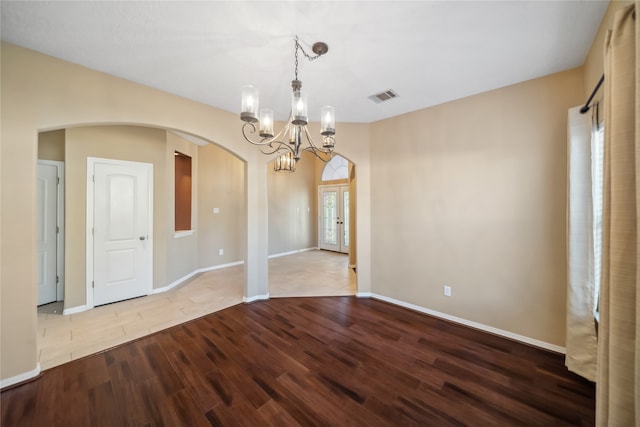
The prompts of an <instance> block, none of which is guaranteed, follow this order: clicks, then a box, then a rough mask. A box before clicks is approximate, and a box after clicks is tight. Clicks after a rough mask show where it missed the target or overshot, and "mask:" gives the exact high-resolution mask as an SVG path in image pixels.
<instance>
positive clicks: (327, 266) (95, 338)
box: [38, 251, 356, 370]
mask: <svg viewBox="0 0 640 427" xmlns="http://www.w3.org/2000/svg"><path fill="white" fill-rule="evenodd" d="M243 287H244V267H243V266H242V265H240V266H235V267H228V268H224V269H220V270H213V271H209V272H206V273H202V274H200V275H198V276H196V277H194V278H192V279H191V280H189V281H188V282H187V283H184V284H182V285H180V286H178V287H176V288H174V289H172V290H170V291H168V292H164V293H161V294H156V295H150V296H146V297H142V298H136V299H132V300H128V301H122V302H118V303H114V304H108V305H105V306H101V307H97V308H94V309H92V310H88V311H85V312H82V313H78V314H71V315H66V316H64V315H62V303H54V304H48V305H45V306H42V307H39V308H38V346H39V361H40V368H41V369H43V370H44V369H48V368H51V367H54V366H57V365H60V364H63V363H66V362H69V361H71V360H76V359H79V358H81V357H84V356H87V355H89V354H93V353H97V352H100V351H103V350H106V349H108V348H111V347H114V346H116V345H119V344H122V343H125V342H128V341H132V340H134V339H137V338H140V337H142V336H145V335H149V334H151V333H153V332H157V331H160V330H163V329H166V328H169V327H171V326H175V325H178V324H180V323H184V322H186V321H189V320H192V319H195V318H198V317H201V316H204V315H206V314H209V313H213V312H216V311H220V310H222V309H224V308H227V307H230V306H233V305H236V304H239V303H241V302H242V296H243ZM355 290H356V279H355V273H354V272H353V270H351V269H349V268H348V256H347V255H343V254H336V253H333V252H327V251H307V252H301V253H299V254H295V255H289V256H285V257H279V258H273V259H271V260H270V261H269V293H270V296H271V297H284V296H338V295H340V296H341V295H354V294H355Z"/></svg>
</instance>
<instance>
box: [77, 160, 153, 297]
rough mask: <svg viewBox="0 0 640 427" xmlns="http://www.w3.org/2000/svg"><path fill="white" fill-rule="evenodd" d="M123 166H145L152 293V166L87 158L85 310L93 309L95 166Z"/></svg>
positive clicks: (148, 287)
mask: <svg viewBox="0 0 640 427" xmlns="http://www.w3.org/2000/svg"><path fill="white" fill-rule="evenodd" d="M98 163H101V164H107V165H114V166H115V165H124V166H146V168H147V178H148V182H149V209H148V211H149V214H148V224H149V234H148V235H149V238H148V240H149V243H150V244H149V250H148V251H147V263H146V264H147V277H148V278H149V283H148V285H147V295H150V294H151V293H152V292H153V164H151V163H143V162H130V161H126V160H114V159H102V158H99V157H87V214H86V224H87V226H86V230H85V234H86V258H85V259H86V282H87V283H86V295H87V298H86V308H87V309H90V308H93V307H94V305H93V264H94V263H93V256H94V253H93V252H94V250H93V249H94V248H93V244H94V239H93V228H94V204H95V188H94V185H93V174H94V170H95V166H96V164H98Z"/></svg>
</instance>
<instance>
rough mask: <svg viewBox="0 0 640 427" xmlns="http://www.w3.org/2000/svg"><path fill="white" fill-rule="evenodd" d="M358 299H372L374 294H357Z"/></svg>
mask: <svg viewBox="0 0 640 427" xmlns="http://www.w3.org/2000/svg"><path fill="white" fill-rule="evenodd" d="M356 296H357V297H358V298H371V297H372V296H373V294H372V293H371V292H356Z"/></svg>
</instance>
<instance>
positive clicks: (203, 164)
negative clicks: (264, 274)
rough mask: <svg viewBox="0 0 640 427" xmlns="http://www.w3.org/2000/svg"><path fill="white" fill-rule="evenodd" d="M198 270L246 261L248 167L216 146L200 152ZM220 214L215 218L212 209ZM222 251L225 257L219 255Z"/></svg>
mask: <svg viewBox="0 0 640 427" xmlns="http://www.w3.org/2000/svg"><path fill="white" fill-rule="evenodd" d="M198 170H199V184H198V193H197V194H198V226H197V234H198V267H199V268H207V267H212V266H216V265H221V264H228V263H232V262H237V261H242V260H243V259H244V244H243V236H244V228H245V227H244V223H243V220H244V203H245V200H244V197H245V195H244V187H245V182H244V180H245V163H244V162H243V161H242V160H240V159H238V158H237V157H235V156H234V155H232V154H230V153H229V152H227V151H226V150H224V149H222V148H220V147H217V146H215V145H206V146H203V147H199V148H198ZM214 208H218V210H219V213H217V214H214V213H213V209H214ZM219 249H223V252H224V254H223V255H218V254H219Z"/></svg>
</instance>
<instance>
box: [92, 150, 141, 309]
mask: <svg viewBox="0 0 640 427" xmlns="http://www.w3.org/2000/svg"><path fill="white" fill-rule="evenodd" d="M89 162H90V163H91V164H92V166H93V198H94V201H93V203H94V205H93V207H94V209H93V217H94V221H93V230H92V231H93V256H94V263H93V280H92V282H93V283H92V287H93V305H94V306H97V305H102V304H107V303H110V302H114V301H121V300H125V299H129V298H134V297H138V296H142V295H148V294H150V293H151V289H152V286H151V280H152V262H153V261H152V260H153V258H152V242H151V212H152V211H151V209H152V206H153V204H152V202H151V200H152V180H153V165H151V164H148V163H135V162H118V161H109V160H104V159H89ZM88 167H89V165H88ZM88 170H89V169H88Z"/></svg>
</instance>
